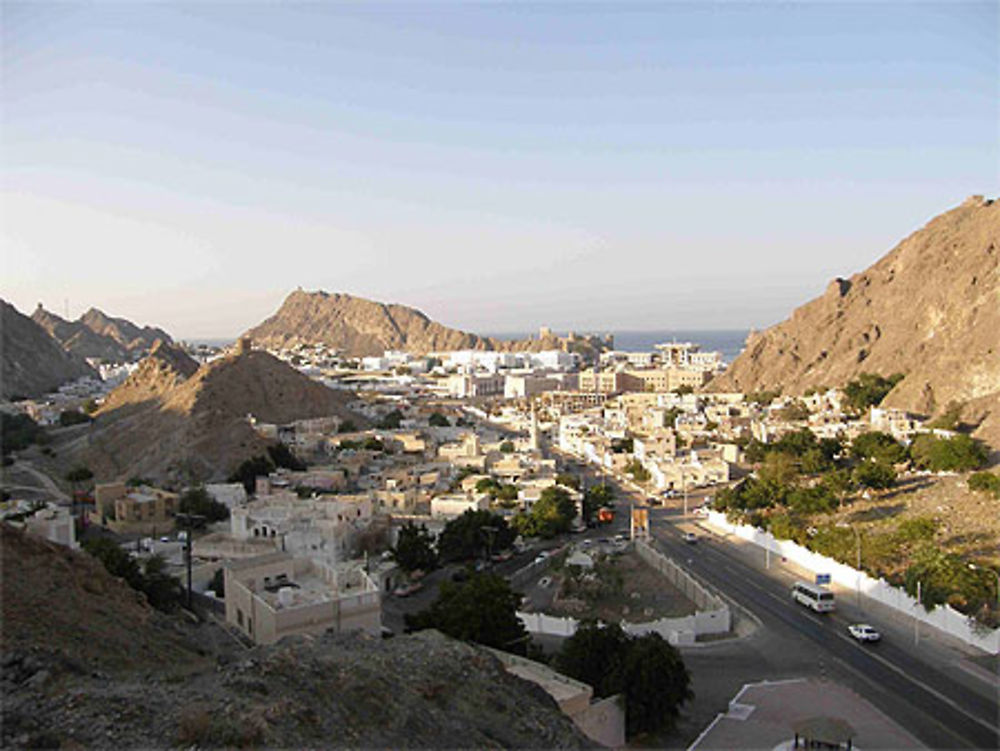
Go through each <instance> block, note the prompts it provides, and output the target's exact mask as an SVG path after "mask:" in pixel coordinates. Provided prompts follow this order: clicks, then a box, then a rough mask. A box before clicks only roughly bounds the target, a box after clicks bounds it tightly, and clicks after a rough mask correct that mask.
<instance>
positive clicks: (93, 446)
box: [62, 345, 365, 485]
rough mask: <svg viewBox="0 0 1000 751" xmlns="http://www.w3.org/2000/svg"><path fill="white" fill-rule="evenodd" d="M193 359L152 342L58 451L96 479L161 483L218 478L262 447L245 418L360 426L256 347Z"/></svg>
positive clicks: (339, 403)
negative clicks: (337, 420)
mask: <svg viewBox="0 0 1000 751" xmlns="http://www.w3.org/2000/svg"><path fill="white" fill-rule="evenodd" d="M193 364H194V363H193V361H192V360H190V358H188V357H187V356H186V355H184V354H183V353H181V352H179V351H178V350H177V349H176V348H173V347H169V346H167V345H161V346H160V347H156V348H154V352H153V353H152V354H151V355H150V356H149V357H147V358H146V359H145V360H144V361H143V362H142V363H140V365H139V368H138V369H137V370H136V372H135V373H133V374H132V376H131V377H130V378H129V379H128V380H127V381H126V382H125V383H123V384H122V385H121V386H119V387H118V388H117V389H115V390H114V391H113V392H112V393H111V394H110V395H109V396H108V399H107V400H106V402H105V404H103V405H102V406H101V408H100V409H99V410H98V412H97V413H96V421H95V423H94V424H93V426H92V428H91V429H90V430H89V431H88V433H87V435H86V436H84V437H82V438H81V439H79V440H77V441H76V442H75V443H74V444H70V445H68V446H65V447H64V448H63V449H62V450H63V451H64V452H65V453H67V454H68V456H69V458H70V459H71V460H72V461H75V462H81V463H84V464H86V465H87V466H89V467H90V468H91V470H92V471H93V472H94V474H95V476H96V477H97V479H98V481H105V480H108V479H121V478H127V477H129V476H132V475H139V476H142V477H147V478H150V479H152V480H155V481H157V482H164V483H167V484H171V485H179V484H188V483H195V482H204V481H210V480H219V479H224V478H225V477H226V476H228V475H229V474H230V473H231V472H232V471H233V470H234V469H235V468H236V466H238V465H239V463H240V462H242V461H243V460H244V459H248V458H250V457H252V456H256V455H259V454H263V453H264V451H265V450H266V447H267V445H268V442H267V441H265V440H264V439H263V438H262V437H261V436H259V435H258V434H257V433H256V432H255V431H254V430H253V428H251V426H250V424H249V422H248V421H247V415H250V414H252V415H254V416H255V417H257V418H258V419H259V420H261V421H263V422H269V423H278V424H284V423H288V422H292V421H294V420H300V419H306V418H311V417H325V416H330V415H336V416H339V417H342V418H344V419H350V420H352V421H353V422H354V423H355V424H359V425H360V424H364V422H365V421H364V419H363V418H360V417H358V416H357V415H355V414H354V413H353V412H351V411H350V410H349V409H348V407H347V403H348V402H349V401H351V399H352V398H353V395H352V394H350V393H347V392H340V391H334V390H332V389H329V388H327V387H326V386H323V385H322V384H320V383H317V382H315V381H313V380H312V379H310V378H309V377H307V376H305V375H303V374H301V373H299V372H298V371H297V370H295V369H294V368H292V367H291V366H289V365H287V364H285V363H283V362H281V361H280V360H278V359H277V358H275V357H273V356H271V355H269V354H268V353H266V352H262V351H248V352H243V353H237V354H233V355H230V356H228V357H225V358H220V359H218V360H214V361H212V362H210V363H208V364H206V365H203V366H201V367H200V368H197V369H196V370H194V371H193V372H192V371H191V367H192V365H193Z"/></svg>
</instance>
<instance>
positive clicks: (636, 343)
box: [483, 329, 750, 363]
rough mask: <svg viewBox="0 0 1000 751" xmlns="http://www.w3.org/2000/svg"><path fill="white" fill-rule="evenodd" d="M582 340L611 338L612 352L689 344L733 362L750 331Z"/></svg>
mask: <svg viewBox="0 0 1000 751" xmlns="http://www.w3.org/2000/svg"><path fill="white" fill-rule="evenodd" d="M552 333H554V334H557V335H559V336H566V333H567V332H565V331H555V330H553V332H552ZM576 333H577V334H579V335H581V336H586V335H588V334H590V335H600V336H606V335H608V334H611V335H612V336H614V338H615V349H617V350H622V351H624V352H647V351H648V352H651V351H652V350H653V347H654V346H656V345H657V344H665V343H667V342H692V343H694V344H697V345H699V346H700V347H701V349H702V350H703V351H706V352H721V353H722V359H723V360H725V361H726V362H727V363H729V362H732V361H733V360H735V359H736V357H737V356H738V355H739V354H740V352H742V351H743V345H744V344H745V343H746V340H747V336H748V335H749V334H750V329H651V330H648V331H640V330H635V329H625V330H620V331H614V330H606V331H585V330H582V329H579V330H576ZM483 336H491V337H493V338H495V339H527V338H537V337H538V331H537V330H535V331H505V332H494V333H487V334H483Z"/></svg>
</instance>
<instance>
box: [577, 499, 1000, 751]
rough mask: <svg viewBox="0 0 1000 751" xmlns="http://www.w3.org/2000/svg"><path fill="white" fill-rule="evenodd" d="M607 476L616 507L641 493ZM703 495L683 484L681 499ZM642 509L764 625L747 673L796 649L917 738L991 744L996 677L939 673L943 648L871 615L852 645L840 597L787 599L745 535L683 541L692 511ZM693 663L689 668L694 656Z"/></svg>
mask: <svg viewBox="0 0 1000 751" xmlns="http://www.w3.org/2000/svg"><path fill="white" fill-rule="evenodd" d="M589 482H590V480H588V484H589ZM612 484H614V485H615V487H616V489H617V490H618V492H619V499H620V500H619V504H618V508H619V509H621V510H624V509H625V508H627V506H626V505H625V503H623V502H622V501H624V500H626V499H628V498H629V497H630V496H631V497H632V498H634V499H636V500H639V499H641V497H642V496H641V494H639V493H637V492H635V491H632V490H628V489H626V488H625V487H623V486H622V484H621V483H619V482H613V483H612ZM708 494H709V491H701V492H698V493H692V494H691V497H689V499H688V502H689V508H694V507H695V506H696V505H697V504H698V503H700V502H701V501H702V500H703V498H704V496H706V495H708ZM671 504H672V505H676V504H677V501H676V500H674V501H672V502H671ZM650 516H651V529H652V533H653V536H654V540H655V544H656V545H657V546H658V547H660V548H661V549H662V550H663V551H664V552H666V553H667V554H668V555H671V556H672V557H674V558H675V559H677V560H679V561H685V562H687V566H688V568H689V569H690V570H691V571H693V572H694V573H695V574H696V575H697V576H699V577H701V578H702V579H703V580H704V581H706V582H707V583H708V584H710V585H712V586H713V587H715V588H716V589H717V590H718V591H720V592H722V593H724V594H725V595H726V596H728V597H729V598H730V599H731V600H732V601H734V602H735V603H736V604H738V605H739V606H740V607H742V608H743V609H744V610H746V611H749V612H750V613H753V614H754V615H755V616H756V617H757V618H758V619H759V620H760V622H761V627H762V631H763V632H764V634H763V636H762V639H760V640H758V641H757V643H756V644H755V645H754V647H753V649H755V650H757V651H758V652H766V655H764V656H763V657H764V660H762V668H763V669H764V674H761V675H759V676H757V678H756V680H764V679H769V678H779V677H788V675H789V674H790V673H794V672H795V671H797V670H798V671H801V669H802V657H803V655H804V654H805V655H810V654H814V655H815V666H816V671H815V674H824V675H828V676H829V677H831V678H835V679H836V680H838V681H839V682H841V683H844V684H846V685H848V686H850V687H852V688H853V689H854V690H855V691H857V692H858V693H859V694H860V695H861V696H864V697H865V698H866V699H868V700H869V701H870V702H871V703H872V704H874V705H875V706H876V707H878V708H879V709H881V710H882V711H883V712H885V713H886V714H887V715H888V716H889V717H891V718H892V719H893V720H894V721H896V722H897V723H899V724H900V725H901V726H902V727H904V728H905V729H906V730H908V731H909V732H910V733H912V734H913V735H914V736H916V737H917V738H918V739H919V740H920V741H922V742H923V743H925V744H926V745H928V746H930V747H932V748H985V749H995V748H1000V702H998V695H997V690H996V684H993V685H992V686H990V685H989V684H987V683H986V682H984V681H982V680H980V679H978V678H976V679H971V678H970V679H969V680H960V678H959V676H958V674H957V671H955V670H949V671H948V672H945V670H943V669H942V667H941V665H942V663H943V662H944V661H945V660H947V658H948V656H947V655H942V654H940V648H939V647H937V646H935V645H932V644H930V643H923V644H921V645H919V646H915V645H914V640H913V632H912V630H909V631H907V630H906V629H901V628H900V625H899V623H887V622H882V621H880V620H879V619H878V618H876V617H873V616H871V615H870V614H865V615H864V617H863V619H864V620H867V621H869V622H871V623H873V625H875V626H876V627H877V628H879V630H881V631H883V633H885V634H886V638H884V639H883V641H882V642H881V643H880V644H877V645H868V644H860V643H858V642H856V641H855V640H854V639H852V638H851V637H850V636H849V635H848V633H847V626H848V624H849V623H852V622H856V621H857V620H859V619H862V616H861V615H859V613H858V611H857V610H856V608H854V607H852V605H851V604H849V603H848V602H847V601H846V600H847V598H846V597H842V598H841V603H840V609H839V610H838V612H836V613H834V614H828V615H819V614H817V613H814V612H812V611H810V610H808V609H806V608H804V607H802V606H801V605H798V604H797V603H795V602H794V601H792V599H791V597H790V596H789V587H790V584H791V582H792V581H794V579H795V578H797V577H796V576H795V574H794V573H793V572H791V571H789V570H787V569H784V568H783V567H782V566H781V565H780V562H779V561H777V560H774V561H773V564H772V567H771V568H770V569H769V570H764V569H763V555H762V554H760V555H755V556H752V557H751V559H748V557H747V555H746V553H745V549H746V547H747V544H746V543H742V541H741V542H740V543H739V544H738V545H737V544H733V543H731V542H728V541H726V540H725V539H723V538H721V537H718V536H714V535H705V534H704V533H703V532H699V537H700V542H699V543H698V544H695V545H691V544H688V543H685V542H684V541H683V540H682V538H681V529H678V527H677V524H678V523H681V522H683V523H684V526H683V529H691V528H692V527H691V526H690V524H691V523H693V522H694V521H695V519H694V518H693V517H689V518H688V519H686V520H685V519H683V518H682V515H681V513H680V509H677V508H671V509H659V508H654V509H652V511H651V515H650ZM852 616H854V617H852ZM924 628H925V629H927V628H929V627H924ZM930 650H938V653H937V654H935V655H933V657H934V658H935V659H930V657H931V656H930V655H929V654H928V651H930ZM692 662H693V664H694V667H693V669H697V663H698V662H699V659H698V657H695V659H694V660H693V661H692ZM935 662H937V665H936V664H935Z"/></svg>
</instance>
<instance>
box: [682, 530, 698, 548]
mask: <svg viewBox="0 0 1000 751" xmlns="http://www.w3.org/2000/svg"><path fill="white" fill-rule="evenodd" d="M683 538H684V542H686V543H688V544H689V545H694V544H695V543H696V542H698V535H696V534H695V533H694V532H685V533H684V534H683Z"/></svg>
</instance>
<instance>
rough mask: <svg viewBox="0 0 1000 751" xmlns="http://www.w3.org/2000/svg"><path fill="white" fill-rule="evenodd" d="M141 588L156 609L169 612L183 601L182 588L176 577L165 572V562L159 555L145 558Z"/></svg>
mask: <svg viewBox="0 0 1000 751" xmlns="http://www.w3.org/2000/svg"><path fill="white" fill-rule="evenodd" d="M141 589H142V591H143V592H144V593H145V595H146V599H147V600H149V604H150V605H152V606H153V607H154V608H156V609H157V610H163V611H165V612H171V611H173V610H176V609H177V608H178V607H179V606H180V604H181V602H183V598H184V588H183V587H182V586H181V583H180V582H179V581H178V580H177V577H175V576H171V575H170V574H168V573H167V562H166V561H165V560H164V559H163V556H160V555H154V556H152V557H150V558H148V559H147V560H146V565H145V566H144V567H143V577H142V587H141Z"/></svg>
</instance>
